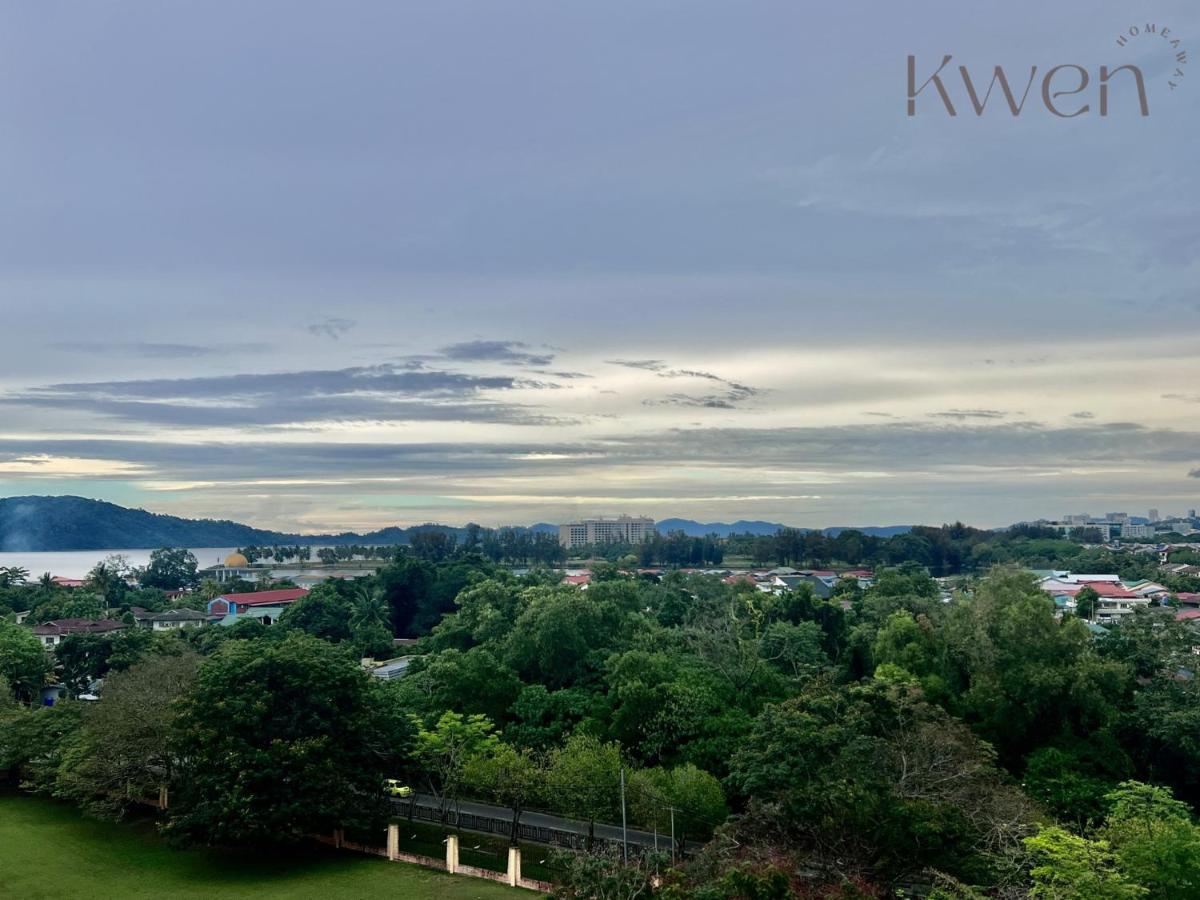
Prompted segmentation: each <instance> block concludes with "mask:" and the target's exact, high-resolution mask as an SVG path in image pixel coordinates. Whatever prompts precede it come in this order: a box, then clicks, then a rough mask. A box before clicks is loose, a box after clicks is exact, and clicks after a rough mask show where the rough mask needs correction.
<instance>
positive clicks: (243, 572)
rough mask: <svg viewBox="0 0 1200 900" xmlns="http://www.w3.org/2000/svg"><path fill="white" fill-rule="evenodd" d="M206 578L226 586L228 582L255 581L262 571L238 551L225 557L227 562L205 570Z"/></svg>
mask: <svg viewBox="0 0 1200 900" xmlns="http://www.w3.org/2000/svg"><path fill="white" fill-rule="evenodd" d="M204 574H205V577H208V578H212V579H214V580H215V581H216V582H217V583H219V584H224V583H225V582H228V581H238V580H239V579H240V580H242V581H254V580H256V579H257V578H258V577H259V576H260V575H261V574H263V573H262V570H261V569H255V568H254V567H253V566H251V565H250V560H248V559H246V557H245V556H243V555H242V554H241V553H238V552H237V551H236V550H235V551H234V552H233V553H230V554H229V555H228V556H226V557H225V561H224V562H223V563H221V564H220V565H216V566H213V567H212V568H210V569H207V570H205V573H204Z"/></svg>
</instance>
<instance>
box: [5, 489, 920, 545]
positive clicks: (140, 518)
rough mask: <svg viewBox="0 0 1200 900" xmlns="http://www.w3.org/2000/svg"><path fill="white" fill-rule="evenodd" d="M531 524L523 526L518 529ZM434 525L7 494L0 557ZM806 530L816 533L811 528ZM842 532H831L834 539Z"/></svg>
mask: <svg viewBox="0 0 1200 900" xmlns="http://www.w3.org/2000/svg"><path fill="white" fill-rule="evenodd" d="M519 527H525V526H519ZM657 527H658V530H659V531H661V532H663V533H666V532H668V531H683V532H685V533H686V534H688V535H691V536H693V537H703V536H704V535H708V534H716V535H718V536H720V537H728V536H729V535H730V534H745V533H747V532H749V533H750V534H756V535H769V534H774V533H775V532H776V531H778V530H779V529H780V528H783V527H784V526H783V525H780V524H778V523H775V522H761V521H744V520H739V521H737V522H732V523H727V522H707V523H701V522H695V521H693V520H691V519H664V520H663V521H661V522H658V523H657ZM909 527H910V526H907V525H893V526H887V527H883V528H876V527H870V528H861V529H858V530H860V531H862V532H864V533H866V534H871V535H876V536H880V537H890V536H891V535H894V534H900V533H903V532H905V531H908V530H909ZM431 528H436V529H438V530H442V531H447V532H452V533H454V534H455V535H457V536H458V537H459V538H462V537H463V536H464V535H465V534H466V529H465V528H458V527H453V526H449V525H436V524H428V525H414V526H411V527H408V528H403V527H400V526H389V527H387V528H381V529H379V530H377V531H368V532H364V533H358V532H352V531H347V532H342V533H340V534H291V533H288V532H282V531H270V530H267V529H262V528H254V527H252V526H250V525H244V524H242V523H240V522H231V521H228V520H225V519H184V518H180V517H179V516H167V515H161V514H158V513H152V512H147V511H146V510H143V509H129V508H127V507H124V506H118V505H117V504H115V503H108V502H105V501H103V500H89V499H87V498H84V497H70V496H64V497H36V496H31V497H8V498H3V499H0V552H9V553H13V552H26V553H29V552H41V551H65V550H133V549H146V548H154V547H246V546H250V545H258V546H264V545H277V544H299V545H322V546H325V545H331V544H406V543H408V537H409V535H410V534H411V533H412V532H414V531H425V530H429V529H431ZM527 530H529V531H532V532H539V533H547V534H557V533H558V526H557V525H552V524H549V523H547V522H539V523H537V524H536V525H531V526H528V527H527ZM800 530H802V531H812V530H813V529H809V528H805V529H800ZM844 530H845V529H844V528H842V527H836V528H826V529H824V531H825V533H826V534H829V535H836V534H837V533H838V532H840V531H844Z"/></svg>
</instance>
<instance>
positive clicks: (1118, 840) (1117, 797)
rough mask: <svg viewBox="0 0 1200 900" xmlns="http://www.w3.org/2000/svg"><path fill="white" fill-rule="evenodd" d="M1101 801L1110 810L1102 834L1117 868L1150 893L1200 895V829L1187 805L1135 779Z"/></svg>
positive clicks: (1183, 899) (1184, 898)
mask: <svg viewBox="0 0 1200 900" xmlns="http://www.w3.org/2000/svg"><path fill="white" fill-rule="evenodd" d="M1106 799H1107V800H1108V802H1109V803H1110V804H1111V805H1112V810H1111V812H1110V813H1109V815H1108V821H1107V822H1106V823H1105V827H1104V829H1103V831H1102V833H1103V835H1104V838H1105V839H1106V840H1107V841H1108V843H1109V845H1110V846H1111V847H1112V849H1113V852H1114V853H1115V854H1116V857H1117V860H1118V861H1119V863H1120V867H1121V870H1122V871H1123V872H1124V873H1125V874H1126V875H1127V876H1128V877H1129V878H1130V879H1132V880H1133V881H1135V882H1137V883H1138V884H1141V885H1144V886H1145V887H1146V888H1148V889H1149V891H1150V896H1152V897H1171V898H1178V900H1195V898H1197V897H1200V828H1198V827H1197V826H1196V825H1195V824H1193V822H1192V818H1191V811H1190V810H1189V809H1188V806H1187V804H1185V803H1181V802H1180V801H1178V800H1176V799H1174V798H1173V797H1172V796H1171V792H1170V791H1168V790H1166V789H1164V788H1161V787H1156V786H1154V785H1149V784H1142V783H1141V782H1136V781H1126V782H1123V783H1122V784H1121V785H1120V786H1119V787H1118V788H1117V789H1116V790H1114V791H1113V792H1111V793H1110V794H1108V796H1107V797H1106Z"/></svg>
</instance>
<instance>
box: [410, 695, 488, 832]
mask: <svg viewBox="0 0 1200 900" xmlns="http://www.w3.org/2000/svg"><path fill="white" fill-rule="evenodd" d="M413 724H414V725H416V726H417V733H416V741H415V744H414V755H415V756H416V758H417V760H418V761H419V762H420V763H421V765H422V766H423V768H424V769H425V772H426V774H427V775H428V776H429V786H430V789H431V790H432V791H433V793H434V794H435V795H436V796H438V797H439V798H440V800H441V804H442V813H443V815H444V814H445V812H446V810H447V808H448V804H449V803H452V802H454V801H456V800H457V799H458V797H459V791H460V789H461V788H462V785H463V781H464V778H465V777H466V770H467V765H468V764H469V763H470V762H471V760H472V759H474V758H475V757H477V756H484V755H489V754H491V753H493V752H494V751H495V750H496V749H497V747H498V745H499V742H500V741H499V738H498V737H497V736H496V734H495V728H494V726H493V725H492V723H491V722H490V721H488V719H487V717H486V716H480V715H473V716H463V715H461V714H460V713H456V712H449V711H447V712H444V713H442V715H441V717H440V718H439V719H438V720H437V724H436V725H434V726H433V727H432V728H424V727H421V724H420V720H419V719H418V720H415V721H414V723H413Z"/></svg>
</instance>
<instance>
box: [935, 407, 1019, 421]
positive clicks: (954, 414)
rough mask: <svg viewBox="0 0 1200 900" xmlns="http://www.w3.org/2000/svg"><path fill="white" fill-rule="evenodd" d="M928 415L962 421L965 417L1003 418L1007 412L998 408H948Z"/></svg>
mask: <svg viewBox="0 0 1200 900" xmlns="http://www.w3.org/2000/svg"><path fill="white" fill-rule="evenodd" d="M929 415H930V416H932V417H934V418H937V419H957V420H958V421H959V422H962V421H964V420H965V419H1003V418H1004V417H1005V416H1007V415H1008V413H1006V412H1004V411H1002V410H999V409H948V410H945V411H944V412H935V413H930V414H929Z"/></svg>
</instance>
